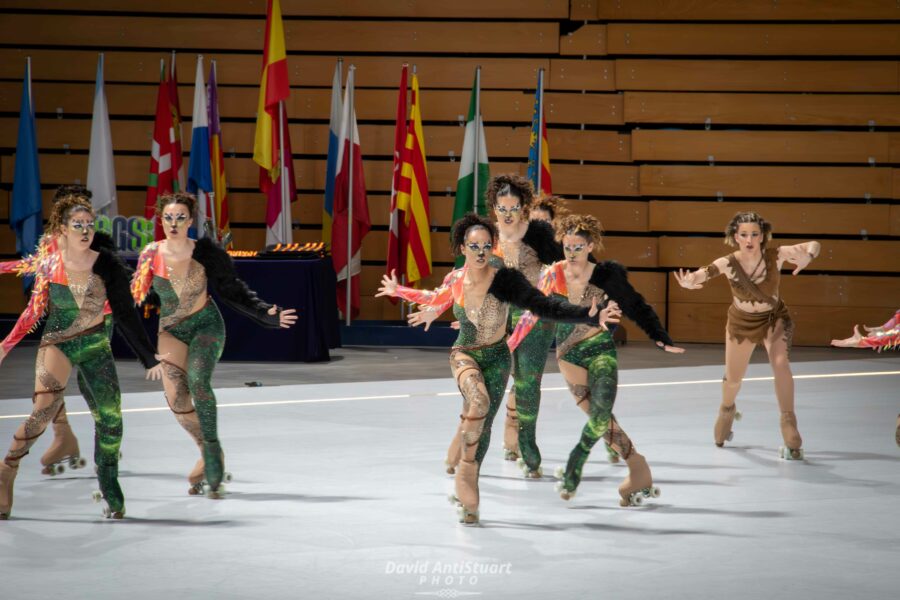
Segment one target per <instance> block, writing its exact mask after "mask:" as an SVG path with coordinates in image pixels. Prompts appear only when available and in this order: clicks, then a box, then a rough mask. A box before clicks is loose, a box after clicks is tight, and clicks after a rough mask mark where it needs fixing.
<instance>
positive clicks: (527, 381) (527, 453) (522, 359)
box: [512, 310, 555, 471]
mask: <svg viewBox="0 0 900 600" xmlns="http://www.w3.org/2000/svg"><path fill="white" fill-rule="evenodd" d="M521 316H522V311H521V310H515V311H513V315H512V326H513V327H515V326H516V323H518V322H519V319H520V318H521ZM554 332H555V328H554V327H553V325H552V324H550V323H546V322H544V321H539V322H538V324H537V325H535V327H534V329H532V330H531V331H530V332H529V333H528V335H527V336H525V339H523V340H522V342H521V343H520V344H519V346H518V347H517V348H516V350H515V352H513V355H512V360H513V373H512V376H513V390H514V391H515V394H516V416H517V417H518V420H519V452H520V453H521V455H522V460H524V461H525V464H526V465H527V466H528V468H529V470H531V471H537V470H538V468H539V467H540V466H541V451H540V449H539V448H538V445H537V432H536V429H537V416H538V411H539V410H540V405H541V378H542V377H543V376H544V365H545V364H546V363H547V353H548V352H549V351H550V346H551V344H553V336H554Z"/></svg>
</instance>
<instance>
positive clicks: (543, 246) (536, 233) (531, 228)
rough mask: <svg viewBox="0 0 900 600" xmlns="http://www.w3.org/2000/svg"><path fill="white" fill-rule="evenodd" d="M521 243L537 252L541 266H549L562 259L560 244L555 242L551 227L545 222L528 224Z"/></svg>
mask: <svg viewBox="0 0 900 600" xmlns="http://www.w3.org/2000/svg"><path fill="white" fill-rule="evenodd" d="M522 242H523V243H524V244H525V245H527V246H531V247H532V248H533V249H534V251H535V252H537V256H538V260H539V261H541V264H544V265H551V264H553V263H555V262H556V261H558V260H562V259H563V258H564V256H563V249H562V244H560V243H559V242H557V241H556V238H555V237H554V235H553V227H552V226H551V225H550V224H549V223H547V222H545V221H531V222H529V223H528V230H527V231H526V232H525V237H523V238H522Z"/></svg>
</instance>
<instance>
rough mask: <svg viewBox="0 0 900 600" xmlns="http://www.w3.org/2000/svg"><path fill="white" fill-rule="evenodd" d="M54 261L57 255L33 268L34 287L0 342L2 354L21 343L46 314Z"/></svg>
mask: <svg viewBox="0 0 900 600" xmlns="http://www.w3.org/2000/svg"><path fill="white" fill-rule="evenodd" d="M56 260H58V255H55V254H54V255H50V256H48V257H45V259H44V260H42V261H40V262H39V263H38V264H37V266H36V267H35V278H34V287H32V290H31V298H30V299H29V300H28V305H27V306H26V307H25V310H24V311H22V314H21V315H20V316H19V319H18V320H17V321H16V324H15V326H13V328H12V331H10V332H9V335H7V336H6V338H5V339H4V340H3V342H0V346H2V347H3V351H4V353H7V354H8V353H9V351H10V350H12V349H13V348H14V347H15V346H16V344H18V343H19V342H20V341H22V338H23V337H25V336H26V335H28V333H30V332H31V331H33V330H34V328H35V326H37V324H38V322H39V321H40V320H41V318H42V317H43V316H44V313H45V312H47V306H48V305H49V304H50V279H51V277H50V275H51V273H52V271H53V267H54V265H55V261H56Z"/></svg>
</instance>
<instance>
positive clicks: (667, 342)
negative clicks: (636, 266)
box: [591, 260, 684, 354]
mask: <svg viewBox="0 0 900 600" xmlns="http://www.w3.org/2000/svg"><path fill="white" fill-rule="evenodd" d="M591 283H592V284H594V285H596V286H597V287H598V288H600V289H602V290H603V291H605V292H606V293H607V295H609V297H610V298H611V299H613V300H615V301H616V302H618V304H619V306H621V307H622V312H624V313H625V316H626V317H628V318H629V319H631V320H632V321H634V322H635V323H637V324H638V326H639V327H640V328H641V329H643V330H644V333H646V334H647V335H648V336H649V337H650V339H651V340H653V341H654V342H656V345H657V347H659V348H660V349H662V350H665V351H666V352H674V353H676V354H680V353H682V352H684V349H683V348H678V347H676V346H675V342H673V341H672V338H671V337H669V332H668V331H666V329H665V327H663V325H662V323H661V322H660V320H659V316H658V315H657V314H656V311H654V310H653V308H652V307H651V306H650V305H649V304H647V301H646V300H644V297H643V296H641V295H640V294H639V293H638V291H637V290H635V289H634V287H632V285H631V283H630V282H629V281H628V271H627V270H626V269H625V267H623V266H622V265H621V264H619V263H617V262H616V261H613V260H605V261H603V262H601V263H599V264H598V265H597V266H596V267H594V271H593V273H591Z"/></svg>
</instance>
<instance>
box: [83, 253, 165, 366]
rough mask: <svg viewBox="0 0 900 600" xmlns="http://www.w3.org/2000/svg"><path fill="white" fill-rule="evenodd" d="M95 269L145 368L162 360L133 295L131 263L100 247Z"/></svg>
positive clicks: (123, 331)
mask: <svg viewBox="0 0 900 600" xmlns="http://www.w3.org/2000/svg"><path fill="white" fill-rule="evenodd" d="M94 273H96V274H97V275H99V276H100V278H101V279H102V280H103V285H105V286H106V299H107V300H109V306H110V308H112V312H113V322H114V323H115V326H116V329H117V330H118V332H119V335H121V336H122V338H123V339H124V340H125V342H126V343H127V344H128V347H129V348H131V351H132V352H134V353H135V355H136V356H137V357H138V360H140V361H141V364H142V365H144V368H145V369H150V368H152V367H155V366H156V365H158V364H159V361H158V360H156V356H155V355H156V351H155V350H154V349H153V345H152V344H151V343H150V338H149V337H147V332H146V330H144V326H143V324H142V323H141V318H140V316H138V313H137V310H136V309H135V307H134V299H133V298H132V297H131V289H130V287H129V284H130V282H131V276H130V272H129V269H128V266H127V265H126V264H125V263H124V262H122V259H121V258H119V257H118V256H117V255H116V254H113V253H111V252H109V251H107V250H105V249H103V250H100V256H98V257H97V262H95V263H94Z"/></svg>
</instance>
